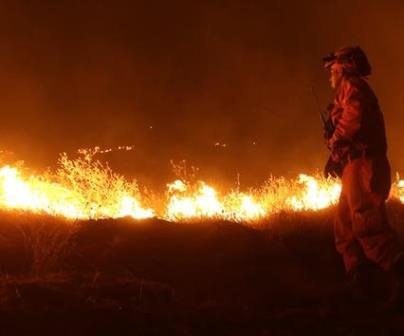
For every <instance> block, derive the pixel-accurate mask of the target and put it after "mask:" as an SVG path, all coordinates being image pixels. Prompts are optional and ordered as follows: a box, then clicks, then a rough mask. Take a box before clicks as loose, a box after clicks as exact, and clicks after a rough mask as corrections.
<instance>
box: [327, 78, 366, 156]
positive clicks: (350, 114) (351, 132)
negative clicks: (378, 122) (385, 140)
mask: <svg viewBox="0 0 404 336" xmlns="http://www.w3.org/2000/svg"><path fill="white" fill-rule="evenodd" d="M364 103H365V102H364V97H363V94H362V93H361V90H360V88H359V87H358V86H357V85H355V84H353V83H350V82H348V83H347V84H346V87H345V88H344V91H343V96H342V97H341V105H342V108H343V111H342V114H341V117H340V118H339V119H338V122H337V124H336V125H335V131H334V133H333V135H332V137H331V139H330V141H329V146H330V147H331V148H336V147H338V146H339V144H344V143H347V142H351V141H352V140H353V139H354V137H355V135H356V134H357V132H358V131H359V129H360V128H361V124H362V116H363V110H364Z"/></svg>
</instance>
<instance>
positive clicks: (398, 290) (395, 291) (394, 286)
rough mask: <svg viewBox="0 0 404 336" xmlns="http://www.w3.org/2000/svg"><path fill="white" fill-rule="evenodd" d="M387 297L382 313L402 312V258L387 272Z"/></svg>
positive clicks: (403, 276) (403, 279) (403, 296)
mask: <svg viewBox="0 0 404 336" xmlns="http://www.w3.org/2000/svg"><path fill="white" fill-rule="evenodd" d="M388 276H389V280H390V281H389V287H390V288H389V297H388V299H387V301H386V302H385V303H384V305H383V307H382V309H383V310H384V311H390V312H393V311H403V310H404V256H401V257H400V258H399V259H398V261H397V262H396V263H395V264H394V265H393V266H392V268H391V270H390V271H389V274H388Z"/></svg>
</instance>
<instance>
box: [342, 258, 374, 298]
mask: <svg viewBox="0 0 404 336" xmlns="http://www.w3.org/2000/svg"><path fill="white" fill-rule="evenodd" d="M368 273H369V269H368V265H366V264H365V263H363V264H359V265H358V266H357V267H355V268H353V269H352V270H350V271H349V272H348V273H347V274H346V279H345V285H344V291H345V294H346V297H347V298H348V300H349V301H350V303H353V304H364V303H367V302H368V301H369V300H370V288H369V283H368Z"/></svg>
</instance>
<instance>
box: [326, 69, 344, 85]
mask: <svg viewBox="0 0 404 336" xmlns="http://www.w3.org/2000/svg"><path fill="white" fill-rule="evenodd" d="M343 74H344V70H343V68H342V67H341V65H339V64H337V63H334V64H333V65H332V66H331V68H330V78H329V80H330V85H331V87H332V88H333V89H336V88H337V87H338V85H339V83H340V82H341V79H342V76H343Z"/></svg>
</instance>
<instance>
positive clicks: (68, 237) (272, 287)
mask: <svg viewBox="0 0 404 336" xmlns="http://www.w3.org/2000/svg"><path fill="white" fill-rule="evenodd" d="M403 211H404V207H403V206H402V205H400V204H394V203H390V204H389V214H390V217H391V219H392V222H393V225H394V226H395V228H396V229H397V230H398V232H399V233H400V237H403V232H404V230H403V228H402V222H401V218H403ZM332 215H333V210H332V209H328V210H325V211H321V212H316V213H300V214H291V213H281V214H279V215H277V216H276V217H273V218H272V219H271V220H270V221H269V222H268V223H261V224H260V225H259V226H255V227H254V228H253V227H250V226H245V225H240V224H235V223H230V222H215V221H211V222H200V223H181V224H178V223H170V222H165V221H162V220H157V219H151V220H145V221H134V220H132V219H121V220H98V221H84V222H76V223H72V222H66V221H65V220H62V219H58V218H54V217H46V216H34V215H32V214H27V213H10V212H3V213H2V214H1V225H0V262H1V271H2V276H1V281H0V291H1V296H0V310H1V314H0V320H1V321H0V322H1V323H0V326H1V327H0V331H1V333H2V334H4V335H11V334H12V335H33V334H41V335H48V334H49V335H50V334H54V333H55V332H57V333H58V334H63V335H65V334H66V335H99V334H117V333H119V334H132V335H133V334H137V335H163V334H164V335H208V334H209V335H211V334H220V335H247V334H248V335H296V334H299V335H301V334H310V335H324V334H327V335H348V334H349V335H362V334H367V335H369V334H371V335H390V334H392V335H394V334H397V335H398V334H401V332H403V331H404V324H403V322H402V320H401V319H402V315H401V314H399V313H396V314H381V313H379V312H377V310H376V308H375V307H376V306H377V302H378V300H379V298H378V297H377V296H376V295H375V298H374V302H372V303H371V304H368V305H366V307H365V306H357V305H353V304H351V303H350V302H349V300H348V298H346V297H345V296H344V295H342V294H341V291H340V289H341V285H340V284H341V283H342V281H343V270H342V265H341V261H340V258H339V256H337V255H336V252H335V251H334V248H333V237H332ZM369 274H370V276H371V277H370V282H372V283H374V284H376V285H375V286H376V287H375V288H376V289H378V290H380V292H381V293H382V292H383V290H384V287H385V286H384V282H383V279H382V278H381V276H380V274H379V272H378V270H377V269H370V273H369ZM376 317H377V318H376ZM61 328H62V329H61Z"/></svg>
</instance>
